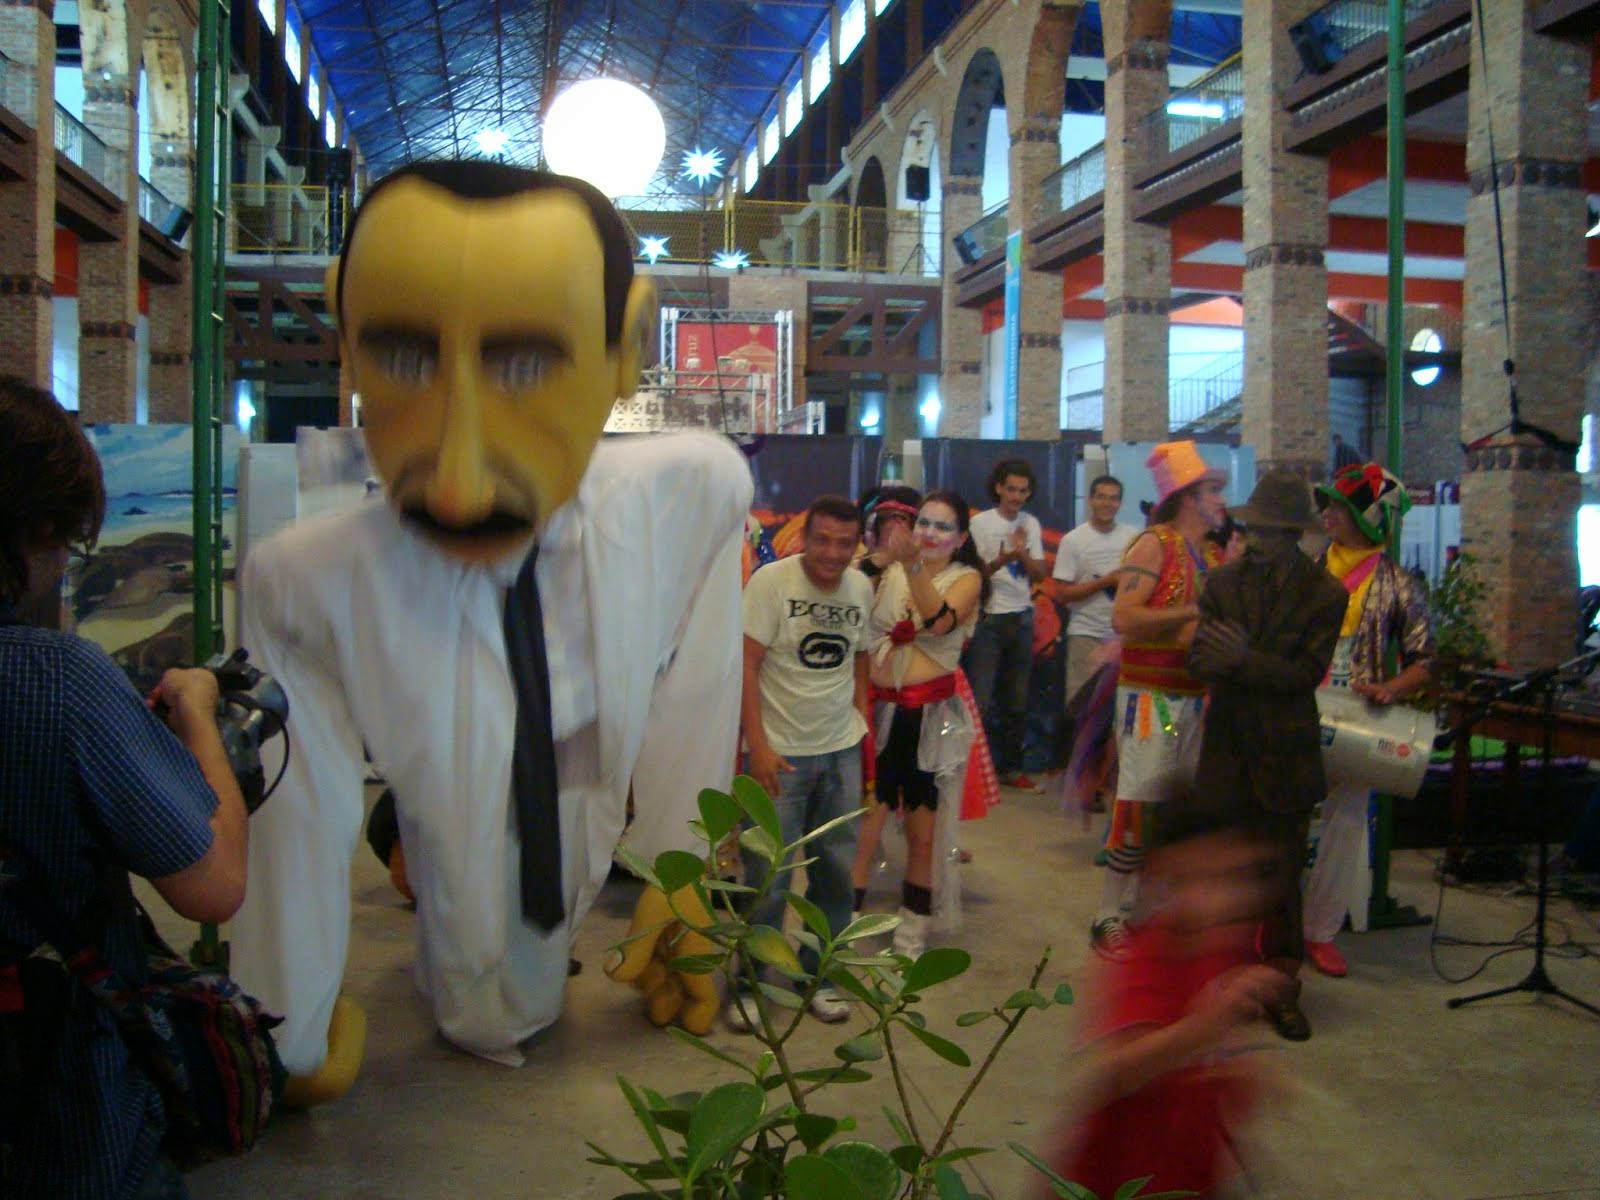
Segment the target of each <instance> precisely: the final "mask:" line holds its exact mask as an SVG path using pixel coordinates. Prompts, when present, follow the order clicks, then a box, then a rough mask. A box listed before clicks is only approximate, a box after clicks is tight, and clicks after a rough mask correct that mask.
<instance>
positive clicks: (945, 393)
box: [938, 175, 1060, 437]
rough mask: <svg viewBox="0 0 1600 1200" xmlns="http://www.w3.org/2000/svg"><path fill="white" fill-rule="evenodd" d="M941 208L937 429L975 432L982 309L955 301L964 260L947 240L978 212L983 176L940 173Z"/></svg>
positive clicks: (979, 410) (946, 433)
mask: <svg viewBox="0 0 1600 1200" xmlns="http://www.w3.org/2000/svg"><path fill="white" fill-rule="evenodd" d="M940 212H941V213H942V215H943V222H944V235H943V239H942V241H941V242H940V245H941V246H943V247H945V251H944V254H943V256H942V261H943V263H944V303H943V304H942V305H940V320H941V322H942V325H941V328H940V331H939V346H940V349H941V357H942V358H943V359H944V370H943V371H942V372H941V373H940V376H939V401H940V404H941V405H942V408H941V410H940V414H939V429H938V433H939V435H940V436H941V437H977V436H978V428H979V424H980V422H981V421H982V420H983V314H981V313H980V312H979V311H978V310H977V309H975V308H963V307H962V306H960V305H958V304H957V303H956V302H955V294H956V282H955V279H956V272H958V271H960V270H961V268H962V267H963V266H965V265H966V264H964V263H963V262H962V261H961V256H960V255H958V254H957V253H956V252H955V250H954V249H953V248H952V247H951V239H952V238H953V237H955V235H956V234H958V233H960V232H961V231H962V230H963V229H965V228H967V227H968V226H969V225H971V224H972V223H973V222H974V221H976V220H977V219H978V217H979V216H981V215H982V213H983V180H982V179H980V178H979V177H978V176H976V175H956V176H950V175H947V176H945V179H944V200H943V203H942V204H941V205H940ZM1057 332H1058V333H1059V332H1060V330H1059V328H1058V329H1057Z"/></svg>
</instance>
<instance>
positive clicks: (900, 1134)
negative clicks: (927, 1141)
mask: <svg viewBox="0 0 1600 1200" xmlns="http://www.w3.org/2000/svg"><path fill="white" fill-rule="evenodd" d="M883 1115H884V1117H885V1119H887V1120H888V1122H889V1128H890V1129H892V1130H894V1134H895V1136H896V1137H897V1138H899V1139H900V1140H901V1141H902V1142H909V1143H911V1144H912V1145H913V1146H915V1145H916V1141H917V1139H916V1138H914V1137H912V1136H911V1129H910V1127H909V1126H907V1125H906V1123H905V1120H904V1119H903V1118H902V1117H901V1116H900V1114H899V1113H897V1112H895V1111H894V1109H892V1108H888V1107H885V1108H884V1109H883ZM919 1153H920V1151H919ZM919 1161H920V1160H919Z"/></svg>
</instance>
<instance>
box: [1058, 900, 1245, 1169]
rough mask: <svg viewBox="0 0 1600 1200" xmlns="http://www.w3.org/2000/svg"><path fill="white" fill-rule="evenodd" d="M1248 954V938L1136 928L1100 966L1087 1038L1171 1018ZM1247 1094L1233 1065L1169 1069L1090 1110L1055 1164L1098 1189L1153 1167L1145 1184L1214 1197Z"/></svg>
mask: <svg viewBox="0 0 1600 1200" xmlns="http://www.w3.org/2000/svg"><path fill="white" fill-rule="evenodd" d="M1252 961H1256V960H1255V957H1254V955H1252V954H1251V953H1250V945H1249V938H1248V937H1247V936H1241V937H1239V938H1237V939H1232V940H1231V941H1230V942H1229V944H1228V945H1227V946H1226V947H1223V948H1218V949H1208V950H1206V951H1204V952H1201V953H1198V954H1196V953H1193V952H1191V951H1189V950H1187V949H1186V948H1185V947H1184V945H1183V943H1181V942H1180V941H1179V940H1178V939H1177V938H1176V937H1175V936H1174V935H1173V934H1172V933H1171V932H1169V931H1168V930H1166V929H1165V928H1162V927H1160V926H1159V925H1150V926H1145V927H1143V928H1141V929H1136V930H1134V931H1133V932H1132V933H1131V934H1130V938H1129V944H1128V953H1127V959H1126V961H1124V962H1122V963H1118V964H1109V965H1107V967H1106V968H1105V974H1104V975H1103V976H1102V981H1103V986H1104V989H1105V996H1104V999H1103V1002H1102V1004H1101V1005H1100V1008H1099V1011H1098V1012H1097V1013H1096V1014H1095V1016H1094V1018H1093V1019H1092V1020H1091V1021H1090V1023H1089V1028H1088V1033H1089V1036H1090V1037H1092V1038H1098V1037H1104V1036H1106V1035H1108V1034H1113V1033H1118V1032H1122V1031H1132V1030H1133V1029H1135V1028H1136V1027H1138V1026H1150V1025H1157V1026H1165V1025H1170V1024H1172V1023H1173V1022H1175V1021H1177V1020H1178V1019H1179V1018H1180V1017H1182V1016H1183V1015H1184V1013H1185V1012H1186V1011H1187V1009H1188V1006H1189V1004H1190V1002H1191V1001H1192V1000H1193V999H1194V997H1195V996H1196V995H1197V994H1198V993H1199V992H1200V990H1201V988H1203V987H1204V986H1205V985H1206V984H1207V983H1208V982H1209V981H1210V980H1211V979H1213V978H1215V977H1216V976H1217V975H1219V974H1221V973H1222V972H1223V971H1226V970H1228V969H1230V968H1232V967H1237V966H1242V965H1244V964H1246V963H1249V962H1252ZM1254 1092H1255V1089H1254V1087H1253V1086H1252V1085H1251V1084H1250V1082H1249V1081H1248V1080H1247V1079H1246V1078H1244V1077H1243V1076H1242V1075H1241V1074H1240V1073H1239V1072H1238V1070H1237V1069H1236V1068H1234V1069H1229V1070H1227V1071H1224V1070H1220V1069H1218V1068H1217V1067H1215V1066H1212V1065H1210V1064H1206V1063H1197V1064H1192V1065H1189V1066H1185V1067H1180V1068H1179V1069H1177V1070H1175V1071H1169V1072H1167V1073H1166V1074H1164V1075H1161V1076H1158V1077H1157V1078H1156V1079H1154V1080H1152V1081H1151V1082H1150V1083H1148V1084H1146V1085H1145V1086H1144V1087H1142V1088H1140V1089H1139V1090H1138V1091H1136V1092H1134V1093H1132V1094H1131V1095H1128V1096H1123V1097H1122V1098H1120V1099H1118V1100H1113V1101H1112V1102H1111V1103H1109V1104H1107V1105H1105V1106H1104V1107H1103V1108H1100V1109H1098V1110H1096V1111H1095V1112H1093V1113H1091V1114H1089V1116H1088V1117H1087V1118H1086V1119H1085V1120H1084V1122H1083V1124H1082V1125H1081V1126H1080V1127H1079V1129H1078V1130H1077V1131H1076V1136H1075V1137H1074V1138H1073V1144H1072V1146H1071V1147H1070V1148H1069V1149H1068V1151H1067V1153H1066V1154H1065V1155H1063V1156H1062V1161H1061V1162H1060V1163H1059V1165H1058V1166H1057V1169H1058V1170H1060V1171H1061V1173H1062V1174H1063V1175H1065V1176H1066V1177H1067V1178H1068V1179H1070V1180H1072V1181H1073V1182H1074V1183H1080V1184H1082V1185H1083V1186H1084V1187H1087V1188H1089V1189H1090V1190H1091V1191H1093V1192H1094V1193H1095V1194H1096V1195H1099V1196H1110V1195H1112V1194H1114V1193H1115V1192H1116V1190H1117V1188H1119V1187H1121V1186H1122V1185H1123V1184H1124V1183H1126V1182H1128V1180H1130V1179H1138V1178H1140V1177H1142V1176H1145V1175H1151V1174H1153V1175H1154V1176H1155V1178H1153V1179H1152V1180H1151V1181H1150V1182H1149V1184H1147V1185H1146V1189H1145V1190H1147V1191H1151V1192H1161V1191H1168V1190H1184V1191H1193V1192H1197V1193H1198V1194H1199V1195H1200V1196H1201V1197H1207V1196H1212V1195H1215V1194H1216V1191H1217V1189H1218V1188H1219V1187H1220V1186H1221V1185H1222V1184H1223V1183H1224V1182H1226V1180H1227V1179H1228V1177H1229V1176H1230V1175H1231V1174H1232V1166H1233V1162H1232V1156H1231V1154H1230V1153H1229V1152H1228V1151H1227V1149H1226V1147H1227V1142H1228V1134H1227V1131H1228V1127H1229V1126H1230V1125H1231V1124H1233V1123H1234V1122H1236V1121H1238V1120H1239V1119H1240V1118H1242V1117H1244V1116H1245V1115H1247V1114H1248V1112H1249V1110H1250V1108H1251V1107H1252V1106H1253V1102H1254Z"/></svg>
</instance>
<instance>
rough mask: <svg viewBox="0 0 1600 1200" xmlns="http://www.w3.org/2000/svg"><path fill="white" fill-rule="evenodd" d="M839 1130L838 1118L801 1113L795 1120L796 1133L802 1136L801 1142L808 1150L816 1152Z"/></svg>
mask: <svg viewBox="0 0 1600 1200" xmlns="http://www.w3.org/2000/svg"><path fill="white" fill-rule="evenodd" d="M838 1128H839V1119H838V1118H837V1117H825V1116H822V1115H821V1114H819V1113H799V1114H797V1115H796V1116H795V1119H794V1131H795V1133H797V1134H799V1135H800V1141H801V1142H802V1143H804V1145H805V1148H806V1149H807V1150H816V1149H817V1148H818V1147H819V1146H821V1145H822V1143H823V1142H825V1141H827V1140H828V1139H829V1138H831V1137H832V1136H833V1135H834V1133H835V1132H836V1131H837V1130H838Z"/></svg>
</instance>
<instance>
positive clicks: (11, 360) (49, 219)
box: [0, 5, 56, 388]
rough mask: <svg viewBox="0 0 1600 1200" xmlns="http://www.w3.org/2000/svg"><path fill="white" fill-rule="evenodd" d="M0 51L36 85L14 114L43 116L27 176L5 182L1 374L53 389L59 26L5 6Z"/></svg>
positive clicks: (0, 245) (0, 248) (1, 201)
mask: <svg viewBox="0 0 1600 1200" xmlns="http://www.w3.org/2000/svg"><path fill="white" fill-rule="evenodd" d="M0 49H3V50H4V51H5V53H6V56H7V57H8V58H10V59H11V60H12V61H13V62H14V63H15V64H16V66H15V67H14V68H13V70H15V71H16V72H17V73H18V74H20V75H22V76H23V78H24V79H28V80H31V81H32V85H33V86H32V96H33V98H32V104H31V106H30V105H24V107H26V108H30V111H29V112H22V113H18V114H17V115H18V116H21V117H25V118H31V117H33V115H34V114H36V113H43V114H44V121H43V132H42V133H41V134H40V135H39V136H37V137H35V138H34V139H33V145H32V146H31V147H30V148H29V151H28V157H29V159H30V160H31V163H30V165H31V169H30V170H28V172H27V178H25V179H20V180H17V181H16V182H13V183H4V184H0V235H3V236H0V372H4V373H5V374H8V375H16V376H19V377H20V378H22V379H26V380H27V381H28V382H30V383H33V384H36V385H37V386H39V387H45V388H48V387H50V386H51V375H52V372H51V350H52V346H51V340H52V338H53V337H54V336H55V334H54V329H55V326H54V322H53V321H52V320H51V298H52V296H53V294H54V291H55V274H56V240H55V239H56V143H55V138H54V136H52V133H51V130H52V128H53V123H54V120H55V118H54V115H53V114H54V113H55V108H56V82H55V69H54V67H55V59H56V27H55V25H54V23H53V22H52V21H51V18H50V14H49V12H48V11H41V10H40V9H38V8H24V7H21V6H11V5H7V6H5V7H0ZM20 90H22V89H19V91H20ZM35 123H36V124H38V122H37V121H36V122H35Z"/></svg>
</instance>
